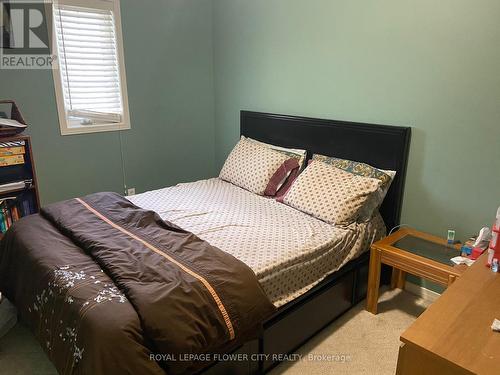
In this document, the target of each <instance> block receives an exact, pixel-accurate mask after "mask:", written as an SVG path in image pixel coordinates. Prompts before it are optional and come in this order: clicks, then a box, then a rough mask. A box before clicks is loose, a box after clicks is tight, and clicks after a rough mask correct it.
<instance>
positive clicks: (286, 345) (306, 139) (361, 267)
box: [203, 111, 411, 374]
mask: <svg viewBox="0 0 500 375" xmlns="http://www.w3.org/2000/svg"><path fill="white" fill-rule="evenodd" d="M240 130H241V135H244V136H246V137H251V138H254V139H257V140H259V141H262V142H266V143H271V144H274V145H278V146H283V147H291V148H300V149H305V150H307V152H308V155H307V157H308V158H311V156H312V154H314V153H317V154H323V155H328V156H335V157H339V158H342V159H349V160H356V161H360V162H364V163H367V164H370V165H374V166H376V167H378V168H382V169H390V170H395V171H396V172H397V174H396V177H395V179H394V181H393V183H392V185H391V188H390V189H389V192H388V193H387V196H386V198H385V200H384V203H383V204H382V206H381V208H380V213H381V215H382V217H383V219H384V221H385V224H386V227H387V228H388V229H389V230H390V229H391V228H393V227H395V226H396V225H398V224H399V220H400V216H401V206H402V202H403V193H404V184H405V177H406V167H407V162H408V153H409V148H410V138H411V128H409V127H398V126H387V125H375V124H365V123H355V122H347V121H337V120H322V119H315V118H307V117H296V116H286V115H277V114H270V113H259V112H250V111H241V116H240ZM368 261H369V253H368V252H366V253H364V254H363V255H361V256H359V257H358V258H356V259H353V260H351V261H350V262H349V263H347V264H346V265H345V266H343V267H342V268H341V269H339V270H338V271H336V272H334V273H333V274H331V275H330V276H328V277H327V278H326V279H325V280H323V281H322V282H321V283H319V284H318V285H317V286H316V287H314V288H313V289H311V290H310V291H308V292H307V293H305V294H303V295H302V296H300V297H299V298H297V299H295V300H293V301H291V302H289V303H287V304H286V305H284V306H282V307H281V308H279V310H278V311H277V312H276V313H275V315H274V316H273V317H271V318H270V319H269V320H267V321H266V322H265V323H264V327H263V331H262V332H261V333H260V335H259V338H258V339H256V340H253V341H250V342H247V343H245V344H244V345H242V346H241V347H239V348H238V349H236V350H235V351H234V352H233V353H232V354H243V355H244V356H242V358H249V360H248V361H245V360H243V361H241V360H240V361H224V362H218V363H216V364H214V365H213V366H211V367H210V368H209V369H207V370H205V371H204V372H203V373H204V374H263V373H265V372H267V371H269V370H270V369H272V368H273V367H274V366H276V365H277V364H279V363H280V361H279V359H280V358H279V357H276V356H274V355H275V354H278V355H279V354H287V353H292V352H294V351H295V350H296V349H298V348H299V347H300V346H301V345H302V344H304V343H305V342H306V341H307V340H308V339H310V338H311V337H312V336H314V335H315V334H316V333H318V332H319V331H320V330H322V329H323V328H324V327H325V326H327V325H328V324H330V323H331V322H332V321H333V320H335V319H336V318H338V317H339V316H340V315H342V314H343V313H345V312H346V311H347V310H349V309H350V308H351V307H352V306H354V305H355V304H356V303H358V302H359V301H361V300H362V299H363V298H365V296H366V289H367V279H368ZM273 356H274V357H273ZM255 359H259V360H255Z"/></svg>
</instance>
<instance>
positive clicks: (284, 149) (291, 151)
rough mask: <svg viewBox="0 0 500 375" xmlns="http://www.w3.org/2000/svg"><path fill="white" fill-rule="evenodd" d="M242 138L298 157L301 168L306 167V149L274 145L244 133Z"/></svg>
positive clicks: (289, 155)
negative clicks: (248, 136)
mask: <svg viewBox="0 0 500 375" xmlns="http://www.w3.org/2000/svg"><path fill="white" fill-rule="evenodd" d="M241 139H246V140H248V141H250V142H255V143H258V144H260V145H262V146H265V147H269V148H270V149H273V150H275V151H278V152H281V153H283V154H285V155H287V156H288V157H289V158H294V159H297V161H298V162H299V166H300V169H302V168H303V167H304V164H305V163H304V162H305V160H306V156H307V151H306V150H302V149H298V148H288V147H281V146H275V145H272V144H269V143H264V142H261V141H258V140H256V139H253V138H247V137H245V136H243V135H242V136H241Z"/></svg>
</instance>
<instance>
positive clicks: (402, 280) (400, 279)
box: [396, 270, 406, 290]
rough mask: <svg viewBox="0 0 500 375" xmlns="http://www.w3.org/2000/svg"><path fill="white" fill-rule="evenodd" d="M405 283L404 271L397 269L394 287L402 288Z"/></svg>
mask: <svg viewBox="0 0 500 375" xmlns="http://www.w3.org/2000/svg"><path fill="white" fill-rule="evenodd" d="M405 283H406V272H405V271H401V270H399V274H398V279H397V282H396V288H399V289H402V290H404V289H405Z"/></svg>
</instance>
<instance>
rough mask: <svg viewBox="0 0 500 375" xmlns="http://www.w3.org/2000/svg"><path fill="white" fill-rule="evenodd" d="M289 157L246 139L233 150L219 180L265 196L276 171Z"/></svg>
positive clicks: (241, 140)
mask: <svg viewBox="0 0 500 375" xmlns="http://www.w3.org/2000/svg"><path fill="white" fill-rule="evenodd" d="M288 159H289V156H287V155H285V154H283V153H281V152H278V151H275V150H272V149H270V148H269V147H265V146H263V145H261V144H258V143H256V142H252V141H249V140H247V139H245V138H242V139H240V141H239V142H238V143H237V144H236V146H235V147H234V148H233V150H232V151H231V153H230V154H229V156H228V157H227V159H226V162H225V163H224V166H223V167H222V170H221V171H220V174H219V178H221V179H222V180H224V181H228V182H231V183H233V184H235V185H237V186H239V187H242V188H243V189H246V190H249V191H251V192H253V193H255V194H259V195H263V194H264V191H265V190H266V187H267V185H268V183H269V181H270V179H271V177H272V176H273V175H274V173H275V172H276V170H277V169H278V168H279V167H280V166H281V165H282V164H283V163H284V162H285V161H286V160H288Z"/></svg>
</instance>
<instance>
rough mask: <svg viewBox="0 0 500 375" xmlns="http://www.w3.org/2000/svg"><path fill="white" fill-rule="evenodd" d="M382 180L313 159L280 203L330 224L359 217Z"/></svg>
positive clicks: (347, 222)
mask: <svg viewBox="0 0 500 375" xmlns="http://www.w3.org/2000/svg"><path fill="white" fill-rule="evenodd" d="M380 185H381V181H380V180H379V179H376V178H371V177H363V176H359V175H356V174H353V173H349V172H346V171H344V170H342V169H339V168H336V167H333V166H332V165H330V164H327V163H323V162H321V161H318V160H315V161H313V162H312V163H310V164H309V165H308V166H307V168H306V169H305V170H304V172H302V173H301V174H300V175H299V177H298V178H297V179H296V180H295V182H294V183H293V185H292V187H291V188H290V190H289V191H288V192H287V193H286V195H285V197H284V199H283V202H284V203H285V204H287V205H289V206H291V207H294V208H296V209H298V210H300V211H303V212H305V213H308V214H310V215H312V216H314V217H316V218H318V219H321V220H324V221H326V222H327V223H330V224H349V223H352V222H354V221H357V220H358V219H359V216H360V214H361V212H362V209H363V206H364V205H365V204H366V202H367V201H368V200H369V199H370V198H371V197H372V195H373V194H375V193H376V192H377V189H379V187H380Z"/></svg>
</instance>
